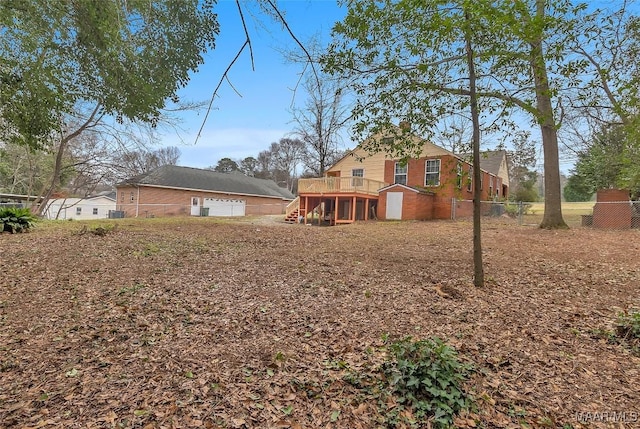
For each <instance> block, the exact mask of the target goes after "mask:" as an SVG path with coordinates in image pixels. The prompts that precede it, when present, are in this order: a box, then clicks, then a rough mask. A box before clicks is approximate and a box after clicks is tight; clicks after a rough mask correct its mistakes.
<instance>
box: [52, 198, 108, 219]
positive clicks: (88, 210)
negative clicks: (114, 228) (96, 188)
mask: <svg viewBox="0 0 640 429" xmlns="http://www.w3.org/2000/svg"><path fill="white" fill-rule="evenodd" d="M115 209H116V200H115V198H112V197H111V196H107V195H98V196H95V197H87V198H56V199H54V200H49V202H48V204H47V208H46V210H45V211H44V213H43V215H44V217H46V218H47V219H77V220H81V219H106V218H108V217H109V211H110V210H115Z"/></svg>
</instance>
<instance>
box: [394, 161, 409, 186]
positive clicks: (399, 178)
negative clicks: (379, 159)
mask: <svg viewBox="0 0 640 429" xmlns="http://www.w3.org/2000/svg"><path fill="white" fill-rule="evenodd" d="M393 183H399V184H400V185H406V184H407V164H405V165H402V164H400V163H399V162H396V168H395V173H394V176H393Z"/></svg>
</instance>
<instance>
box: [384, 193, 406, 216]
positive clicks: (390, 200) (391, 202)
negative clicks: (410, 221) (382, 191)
mask: <svg viewBox="0 0 640 429" xmlns="http://www.w3.org/2000/svg"><path fill="white" fill-rule="evenodd" d="M402 195H403V194H402V192H387V219H398V220H400V219H402Z"/></svg>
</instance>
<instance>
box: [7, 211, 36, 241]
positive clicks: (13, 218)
mask: <svg viewBox="0 0 640 429" xmlns="http://www.w3.org/2000/svg"><path fill="white" fill-rule="evenodd" d="M36 220H37V219H36V217H35V216H34V215H33V214H31V211H29V209H23V208H14V207H9V208H4V209H0V225H2V231H8V232H10V233H12V234H14V233H16V232H27V231H29V229H31V227H33V226H34V225H35V223H36Z"/></svg>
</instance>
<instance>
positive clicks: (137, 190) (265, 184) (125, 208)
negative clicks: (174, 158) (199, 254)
mask: <svg viewBox="0 0 640 429" xmlns="http://www.w3.org/2000/svg"><path fill="white" fill-rule="evenodd" d="M294 198H295V197H294V196H293V194H291V192H289V190H287V189H285V188H281V187H279V186H278V185H277V184H276V183H275V182H274V181H272V180H265V179H256V178H254V177H248V176H245V175H243V174H240V173H218V172H215V171H211V170H202V169H198V168H191V167H179V166H175V165H165V166H163V167H160V168H158V169H157V170H154V171H151V172H149V173H145V174H141V175H139V176H135V177H132V178H131V179H128V180H125V181H123V182H121V183H119V184H117V185H116V211H118V212H120V213H122V214H123V215H124V216H126V217H164V216H245V215H268V214H282V213H284V209H285V207H286V206H287V204H288V203H289V202H290V201H291V200H293V199H294Z"/></svg>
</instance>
